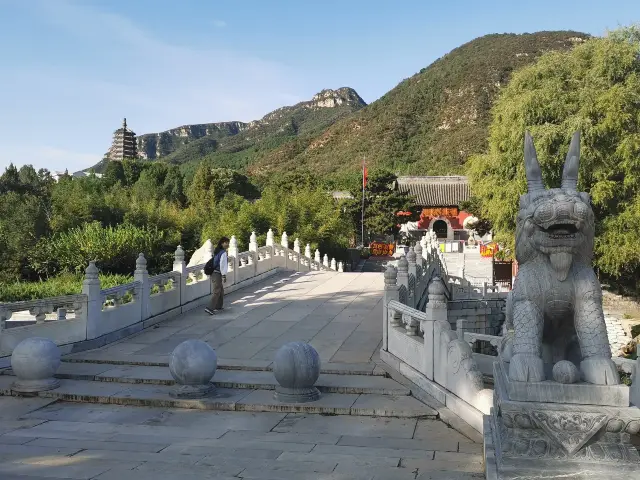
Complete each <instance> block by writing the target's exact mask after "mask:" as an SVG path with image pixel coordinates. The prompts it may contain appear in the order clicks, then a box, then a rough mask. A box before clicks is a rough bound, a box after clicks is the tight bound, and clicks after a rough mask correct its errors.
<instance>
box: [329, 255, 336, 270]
mask: <svg viewBox="0 0 640 480" xmlns="http://www.w3.org/2000/svg"><path fill="white" fill-rule="evenodd" d="M329 268H331V270H337V265H336V259H335V258H332V259H331V266H330V267H329Z"/></svg>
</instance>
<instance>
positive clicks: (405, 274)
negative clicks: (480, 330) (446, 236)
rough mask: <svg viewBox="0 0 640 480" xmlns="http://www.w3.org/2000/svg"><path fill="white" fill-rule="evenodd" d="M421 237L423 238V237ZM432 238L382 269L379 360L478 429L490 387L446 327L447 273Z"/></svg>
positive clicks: (468, 351) (460, 340)
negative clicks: (381, 335) (394, 263)
mask: <svg viewBox="0 0 640 480" xmlns="http://www.w3.org/2000/svg"><path fill="white" fill-rule="evenodd" d="M423 240H424V239H423ZM442 260H443V259H442V254H441V252H440V251H439V250H438V247H437V243H436V242H435V241H433V240H432V239H430V238H427V240H426V241H425V242H423V241H421V242H419V243H418V244H416V245H415V246H413V247H410V248H409V250H408V252H407V254H406V256H405V255H402V256H401V257H400V258H399V259H398V261H397V266H394V265H389V266H388V267H387V270H386V271H385V273H384V282H385V294H384V308H383V338H382V348H381V351H380V356H381V358H382V360H383V361H384V362H385V363H387V364H388V365H389V366H391V367H392V368H393V369H395V370H397V371H398V372H399V373H401V374H402V375H404V376H405V377H407V378H408V379H409V380H411V381H412V382H413V383H415V384H416V385H418V387H420V388H422V389H423V390H424V391H425V392H427V393H428V394H430V395H431V396H433V397H435V398H436V399H437V400H439V401H440V402H442V403H443V404H445V405H446V406H447V407H449V408H450V409H451V410H452V411H454V412H455V413H456V414H458V415H459V416H461V417H462V418H463V419H464V420H465V421H467V422H468V423H469V424H470V425H472V426H473V427H474V428H476V429H477V430H478V431H482V416H483V415H484V414H488V413H489V410H490V407H491V404H492V398H493V391H492V390H490V389H486V388H484V384H483V376H482V372H481V370H480V368H479V367H478V364H477V362H476V361H475V357H474V355H473V353H472V351H471V347H470V346H469V344H468V343H467V342H466V341H465V339H464V338H462V337H459V336H458V335H457V333H456V332H455V331H454V330H453V329H452V328H451V325H450V318H449V308H448V304H449V302H450V301H452V300H451V292H450V291H449V290H448V288H447V283H448V282H447V280H448V275H447V274H446V266H445V265H444V262H443V261H442Z"/></svg>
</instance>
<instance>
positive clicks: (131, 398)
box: [0, 390, 438, 420]
mask: <svg viewBox="0 0 640 480" xmlns="http://www.w3.org/2000/svg"><path fill="white" fill-rule="evenodd" d="M253 391H254V392H256V391H257V390H253ZM142 393H143V395H140V396H139V397H136V396H135V394H134V392H129V393H128V394H127V395H117V394H114V395H111V396H102V395H94V394H76V393H67V392H57V391H56V390H49V391H46V392H40V393H38V394H28V395H22V394H16V392H13V391H10V392H7V391H6V390H5V391H0V396H16V397H30V398H33V397H40V398H49V399H53V400H56V401H61V402H70V403H92V404H102V405H122V406H131V407H156V408H182V409H188V410H212V411H227V412H278V413H308V414H319V415H329V416H335V415H349V416H357V417H385V418H412V419H431V420H432V419H437V418H438V413H437V412H435V411H432V412H433V413H430V412H425V413H424V414H417V413H416V412H412V411H406V410H392V412H388V411H387V410H384V409H376V408H366V407H365V408H353V407H332V406H327V405H321V404H318V402H322V397H321V398H320V400H318V401H317V402H308V403H298V404H293V403H273V404H267V403H238V402H224V401H216V397H215V396H213V397H208V398H200V399H182V398H173V397H171V396H169V395H164V394H163V395H161V396H159V397H158V398H149V395H144V392H142ZM336 395H337V394H336ZM416 401H417V402H419V401H418V400H417V399H416ZM419 403H422V402H419ZM425 408H426V409H429V407H428V406H426V405H425ZM429 410H431V409H429Z"/></svg>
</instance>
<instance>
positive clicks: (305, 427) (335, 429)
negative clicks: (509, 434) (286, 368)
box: [0, 271, 484, 480]
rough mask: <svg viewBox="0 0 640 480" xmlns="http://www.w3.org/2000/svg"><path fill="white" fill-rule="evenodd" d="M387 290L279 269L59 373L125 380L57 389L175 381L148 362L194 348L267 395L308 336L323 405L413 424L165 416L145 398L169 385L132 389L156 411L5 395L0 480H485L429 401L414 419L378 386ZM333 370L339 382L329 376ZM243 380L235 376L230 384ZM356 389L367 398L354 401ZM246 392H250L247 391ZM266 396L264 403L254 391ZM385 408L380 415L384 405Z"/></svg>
mask: <svg viewBox="0 0 640 480" xmlns="http://www.w3.org/2000/svg"><path fill="white" fill-rule="evenodd" d="M382 288H383V276H382V275H381V274H380V273H373V272H366V271H365V272H362V273H343V274H337V273H333V272H316V273H312V274H306V275H299V274H291V273H282V274H279V275H277V276H274V277H272V278H271V279H269V280H267V281H265V282H263V283H261V284H257V285H254V286H252V287H249V288H246V289H243V290H240V291H238V292H234V293H232V294H231V295H229V296H228V298H227V299H226V305H227V306H228V307H229V308H228V310H227V311H225V312H223V313H221V314H219V315H215V316H213V317H210V316H209V315H207V314H205V313H204V311H203V310H202V309H198V310H195V311H192V312H189V313H187V314H184V315H182V316H180V317H177V318H174V319H171V320H168V321H165V322H162V323H161V324H159V325H158V326H157V328H152V329H148V330H146V331H143V332H141V333H139V334H136V335H135V336H132V337H129V338H127V339H124V340H122V341H120V342H117V343H115V344H112V345H109V346H106V347H104V348H102V349H98V350H94V351H90V352H83V353H80V354H76V355H73V356H71V357H73V360H75V361H76V362H77V361H84V362H90V363H88V364H87V363H64V364H63V367H64V368H66V369H67V370H69V371H77V372H79V373H83V372H84V373H85V374H87V373H90V374H91V375H89V377H90V378H92V379H93V380H96V379H95V378H94V377H93V375H96V372H97V371H98V370H104V369H105V368H113V367H114V366H115V367H117V365H111V366H108V365H106V364H107V363H111V364H113V363H118V362H120V363H123V364H125V365H127V364H129V365H128V366H127V367H125V368H123V370H126V369H131V371H129V370H127V371H126V372H124V373H122V372H121V373H120V374H116V373H113V375H112V376H113V378H107V379H102V380H103V381H102V382H97V381H81V380H63V387H61V389H65V388H66V389H67V390H68V396H69V397H68V398H70V399H72V400H78V399H80V397H79V396H78V397H75V396H74V395H75V394H77V393H78V392H79V391H80V390H81V389H82V388H88V387H91V389H90V390H89V391H90V392H95V391H101V392H102V391H103V390H104V389H109V388H111V389H122V388H128V387H127V386H126V384H123V385H119V384H118V383H114V382H118V381H119V382H122V381H124V378H123V377H126V376H127V375H130V374H132V372H133V371H135V370H136V369H138V370H142V371H140V372H139V373H138V376H137V377H136V378H140V379H142V378H144V375H148V376H150V377H153V378H155V379H156V380H163V381H164V380H167V379H168V378H169V377H168V376H167V370H168V369H167V368H166V367H161V366H157V367H153V366H149V365H159V364H166V362H167V360H168V355H169V353H170V352H171V351H172V350H173V348H174V347H175V346H177V345H178V344H179V343H180V342H182V341H184V340H186V339H190V338H200V339H202V340H204V341H206V342H208V343H209V344H211V345H212V346H213V347H214V348H215V349H216V351H217V353H218V358H219V365H220V366H221V367H222V369H220V370H219V372H218V373H216V375H217V376H218V377H219V378H218V381H221V380H225V378H226V379H227V380H228V381H229V382H230V384H232V385H235V383H237V384H238V385H239V384H242V383H245V384H246V383H247V382H248V380H247V378H249V377H251V378H250V380H251V382H250V383H257V384H260V385H263V386H264V384H267V383H273V381H272V379H270V377H271V376H272V374H270V373H269V372H267V370H268V368H269V365H270V364H271V363H272V360H273V357H274V354H275V351H276V350H277V349H278V348H279V347H280V346H281V345H283V344H284V343H286V342H289V341H294V340H302V341H307V342H309V343H311V344H312V345H313V346H314V347H315V348H316V349H317V350H318V353H319V354H320V357H321V359H322V363H323V371H325V372H326V374H325V375H323V376H322V377H321V379H320V380H319V382H318V383H319V385H320V384H323V385H324V384H326V385H325V390H323V391H328V392H331V391H335V392H339V393H323V398H324V399H325V402H326V401H329V400H330V399H331V398H330V397H331V396H334V397H336V398H338V397H339V399H344V400H349V399H350V398H351V397H353V399H350V400H349V402H350V404H351V403H353V402H354V401H355V402H357V401H359V400H356V397H357V398H359V399H361V400H360V401H364V402H365V403H367V402H369V403H371V402H374V403H375V402H378V403H379V402H381V401H383V402H384V401H386V402H388V403H389V405H388V407H387V408H388V409H389V411H395V410H399V409H403V408H405V409H406V408H407V407H405V405H407V402H409V401H411V402H414V403H413V404H411V405H412V406H411V408H410V411H409V414H408V415H407V416H406V418H397V417H393V416H357V414H356V415H354V409H353V407H352V408H351V412H352V413H351V415H335V414H330V415H326V414H325V415H322V414H320V415H318V414H314V413H283V412H279V411H262V412H260V413H258V412H255V411H217V410H195V409H194V410H189V409H176V408H167V404H166V403H165V404H164V405H163V404H154V403H153V402H152V401H151V399H152V398H155V397H154V396H153V395H156V396H158V394H157V393H154V394H153V395H151V394H150V395H149V396H148V397H147V396H145V394H144V392H142V391H143V390H145V389H147V388H149V389H153V390H154V391H155V390H160V389H163V388H171V387H163V386H162V385H142V384H141V385H137V384H135V385H130V387H131V390H132V391H134V390H135V389H138V390H140V391H141V392H142V394H141V393H140V392H138V394H137V395H138V396H139V397H140V398H148V399H149V402H148V403H144V404H145V405H149V404H152V405H156V406H153V407H134V406H128V405H127V406H123V405H113V404H93V403H64V402H57V403H56V402H55V400H53V399H49V398H15V397H0V479H1V480H19V479H20V480H33V479H42V478H61V479H87V480H88V479H96V480H130V479H131V480H145V479H147V478H148V479H154V480H169V479H180V480H192V479H193V480H195V479H221V480H223V479H229V478H236V479H237V478H246V479H249V478H256V479H274V480H275V479H278V480H287V479H300V480H306V479H322V480H342V479H344V480H346V479H353V480H361V479H367V480H371V479H389V480H394V479H413V480H415V479H422V480H425V479H434V480H435V479H451V480H469V479H479V478H484V475H483V473H482V471H483V467H482V444H480V443H476V442H474V441H473V440H471V439H469V438H467V437H465V436H463V435H462V434H460V433H458V431H456V430H453V429H452V428H449V427H448V426H447V425H446V424H445V423H443V422H441V421H440V420H436V419H434V418H433V417H434V415H433V414H434V413H435V412H434V410H432V409H430V408H429V407H427V406H426V405H424V406H423V407H419V410H417V414H416V415H414V414H413V413H411V412H413V411H415V406H414V405H415V404H416V403H419V402H417V400H415V399H414V398H413V397H409V396H406V395H407V394H408V392H403V391H401V386H400V385H399V384H396V383H395V382H393V381H392V380H391V379H385V378H384V377H381V376H379V375H381V374H382V372H381V369H380V367H378V366H377V365H376V363H375V361H377V360H378V350H379V348H380V343H381V337H382V329H381V317H382ZM70 359H71V358H68V359H67V360H70ZM99 362H104V363H99ZM135 365H140V366H141V367H136V366H135ZM238 369H240V370H238ZM84 370H86V372H85V371H84ZM94 370H95V371H94ZM155 370H159V371H158V372H156V371H155ZM160 370H161V371H160ZM332 370H335V371H336V372H339V373H340V374H341V375H332ZM65 371H66V370H65ZM110 371H111V372H114V371H115V370H110ZM234 372H235V373H234ZM349 372H353V374H350V373H349ZM355 372H360V373H359V374H358V375H356V374H355ZM219 374H220V375H219ZM221 375H222V376H221ZM234 375H236V376H238V379H237V380H233V379H232V378H231V377H233V376H234ZM367 375H368V376H367ZM227 377H229V378H227ZM254 377H255V378H254ZM262 377H264V378H262ZM334 377H335V378H334ZM3 378H4V379H5V381H7V382H10V381H12V380H11V378H10V377H7V376H4V377H2V376H0V380H2V379H3ZM214 380H215V378H214ZM65 382H66V383H65ZM74 382H75V383H74ZM76 385H77V386H76ZM244 387H245V388H246V387H247V385H244ZM327 389H328V390H327ZM349 389H355V390H358V391H360V390H361V391H362V394H361V395H360V397H359V396H358V395H354V394H350V393H348V392H349V391H350V390H349ZM239 392H240V393H242V394H243V395H248V394H250V393H251V390H246V389H245V390H241V391H239ZM340 392H342V393H340ZM366 392H369V393H368V394H367V393H366ZM258 393H260V394H262V393H261V391H255V392H254V394H251V395H255V394H258ZM263 393H264V394H265V395H267V396H269V398H270V396H271V395H272V394H271V393H270V392H269V391H265V392H263ZM376 393H377V394H376ZM382 393H386V395H380V394H382ZM101 395H105V396H107V397H108V396H109V394H108V393H103V394H101ZM163 395H164V394H163ZM403 395H404V396H403ZM112 396H115V394H114V395H112ZM132 396H135V395H133V394H132ZM263 396H264V395H263ZM164 397H166V395H164ZM164 397H162V398H164ZM347 397H349V398H347ZM365 397H366V399H365ZM64 398H67V397H64ZM265 398H266V397H265ZM362 399H364V400H362ZM321 401H322V399H321ZM265 402H266V400H264V401H263V402H262V403H265ZM349 402H348V403H349ZM238 403H240V402H238ZM309 405H310V404H309ZM363 405H364V404H363ZM367 405H368V403H367ZM367 405H364V407H366V406H367ZM376 405H377V403H376ZM421 405H423V404H421ZM361 410H362V409H361ZM365 410H366V409H365ZM378 410H380V411H383V410H385V408H382V407H380V406H377V407H376V410H375V411H376V412H377V411H378ZM320 411H322V410H320ZM346 411H347V412H349V411H350V410H349V409H346ZM357 413H359V414H360V415H362V414H365V415H371V413H369V414H367V413H366V412H365V411H364V410H363V411H359V412H357ZM430 414H431V415H430ZM380 415H382V413H380ZM428 416H430V417H431V418H425V417H428ZM476 438H477V437H476Z"/></svg>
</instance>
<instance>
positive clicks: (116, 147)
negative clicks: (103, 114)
mask: <svg viewBox="0 0 640 480" xmlns="http://www.w3.org/2000/svg"><path fill="white" fill-rule="evenodd" d="M107 158H109V160H120V161H122V159H123V158H138V148H137V144H136V134H135V133H134V132H133V130H131V129H129V128H127V119H126V118H125V119H124V120H123V121H122V127H121V128H119V129H118V130H116V131H115V132H114V133H113V145H111V148H110V149H109V152H108V153H107Z"/></svg>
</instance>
